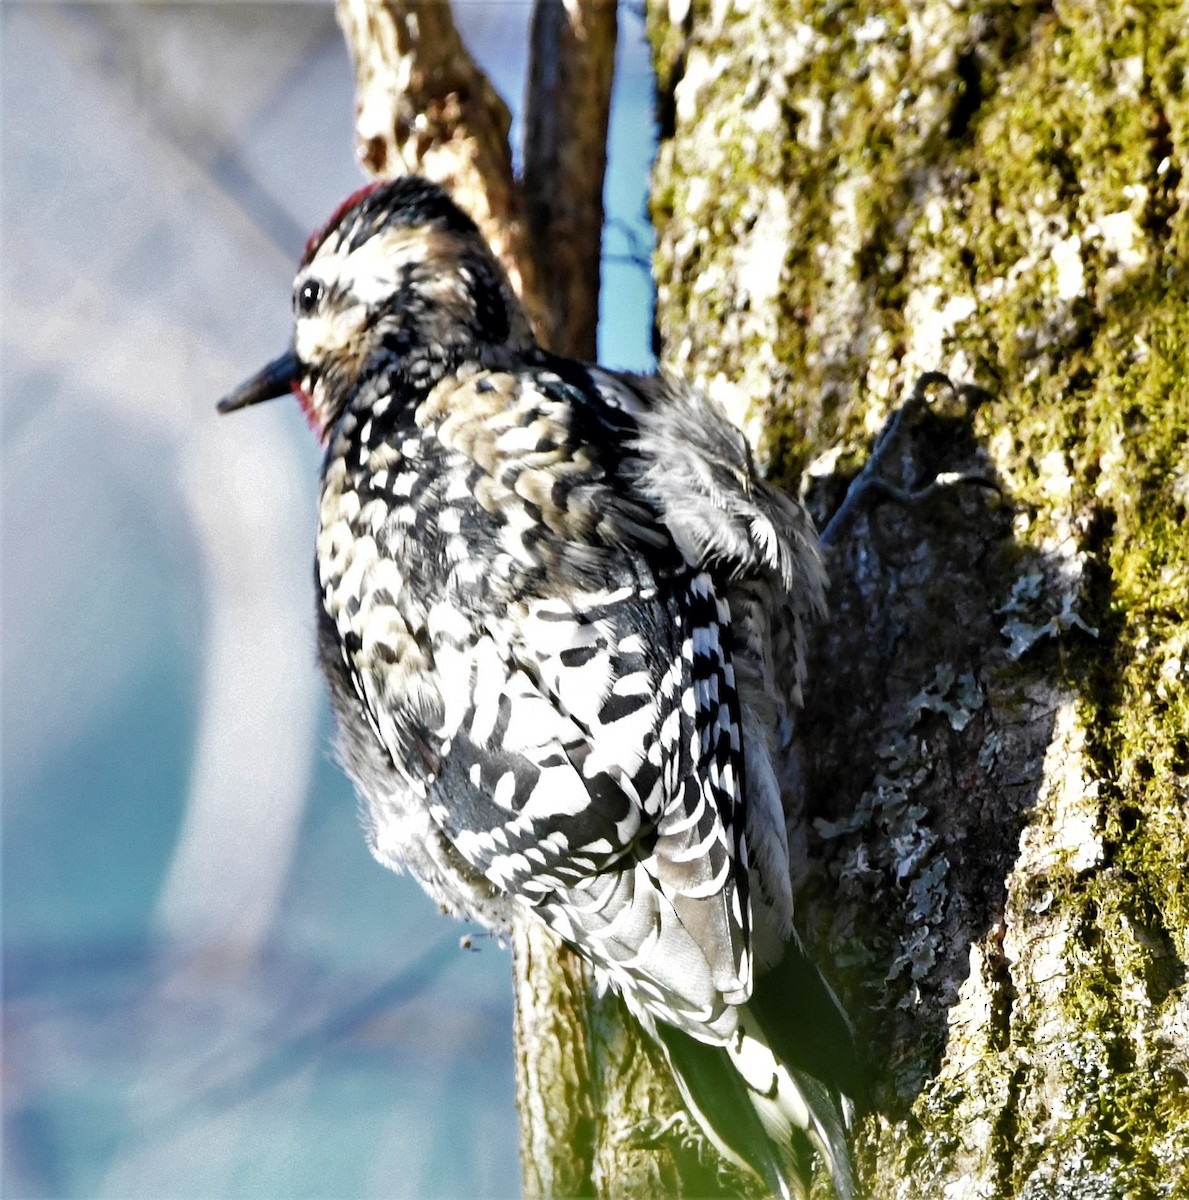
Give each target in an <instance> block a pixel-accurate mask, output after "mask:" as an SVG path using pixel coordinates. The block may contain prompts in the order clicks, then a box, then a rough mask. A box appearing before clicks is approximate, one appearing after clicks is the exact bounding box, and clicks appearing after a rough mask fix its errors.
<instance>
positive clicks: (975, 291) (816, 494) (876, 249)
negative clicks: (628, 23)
mask: <svg viewBox="0 0 1189 1200" xmlns="http://www.w3.org/2000/svg"><path fill="white" fill-rule="evenodd" d="M650 25H651V29H652V33H653V38H654V45H655V48H656V53H657V62H658V70H659V77H660V88H661V97H662V118H663V120H664V124H665V128H664V129H663V141H662V147H661V155H660V162H659V165H658V168H657V171H656V176H655V181H654V184H655V193H654V209H655V216H656V219H657V223H658V226H659V230H660V249H659V255H658V286H659V311H658V321H659V326H660V332H661V336H662V341H663V345H664V348H665V349H664V357H665V362H666V364H667V366H669V367H670V368H671V369H673V370H675V371H677V372H679V373H681V374H683V375H686V376H688V377H690V378H692V379H694V380H695V381H697V382H698V383H699V384H701V385H702V386H703V387H704V388H705V389H707V390H708V391H709V392H710V393H712V394H713V395H715V396H718V397H719V398H720V399H721V400H722V401H723V402H724V403H725V404H726V406H727V407H728V409H729V410H730V411H731V412H732V414H733V415H734V416H735V417H736V418H737V419H739V420H740V421H742V422H743V423H744V425H745V427H746V428H747V429H748V431H749V433H750V434H751V435H752V436H753V438H754V439H755V440H756V441H757V442H758V443H759V446H760V448H761V454H762V457H763V458H764V460H765V461H766V462H767V464H768V465H769V468H770V471H771V473H772V474H774V475H775V476H776V477H777V478H779V479H781V480H782V481H784V482H785V483H786V484H787V485H788V486H790V487H796V486H798V481H799V480H801V479H802V477H803V476H805V477H806V478H807V479H808V482H809V485H810V486H809V493H810V498H811V500H812V501H813V503H814V504H815V506H816V507H817V508H818V510H819V511H824V510H826V509H828V508H829V507H830V506H832V505H833V504H836V503H837V500H838V498H839V495H838V493H839V486H840V482H841V481H842V480H843V479H845V477H846V476H847V475H848V474H853V471H854V469H855V467H856V466H857V465H858V464H859V463H860V462H861V460H862V458H863V457H864V456H865V455H866V453H867V451H868V448H869V444H870V438H871V435H872V434H873V433H874V431H876V430H877V429H878V428H879V427H880V425H881V424H882V422H883V421H884V419H885V417H886V415H887V414H888V412H889V410H890V408H891V407H892V406H893V405H894V404H895V403H896V401H897V398H898V397H899V396H900V395H901V394H902V393H903V391H904V390H905V389H906V388H907V387H909V386H910V385H911V383H912V381H913V380H914V378H915V377H916V376H917V375H919V374H920V373H921V372H924V371H933V370H942V371H945V372H947V373H948V374H949V375H950V376H951V377H953V378H954V379H955V380H956V381H959V382H962V383H966V384H972V385H977V387H978V388H980V389H982V394H981V396H980V395H975V394H972V393H967V394H966V395H965V396H964V397H963V398H962V399H961V400H956V399H954V398H952V397H945V396H942V395H939V396H938V397H937V402H936V404H935V406H934V408H933V410H932V411H930V412H929V413H928V414H927V415H926V416H925V417H924V418H923V419H921V420H920V421H919V422H918V423H917V424H916V426H915V428H914V429H913V430H912V432H911V434H910V436H909V437H908V438H907V439H906V441H905V444H904V448H903V451H902V453H900V454H899V456H898V458H897V461H896V464H895V467H894V469H893V470H892V475H893V477H894V478H895V480H896V481H897V482H901V483H905V482H911V477H912V476H915V477H916V478H917V479H925V478H928V477H929V476H930V475H931V474H932V473H934V472H936V471H952V470H970V469H975V470H979V471H981V472H983V473H988V474H991V475H994V476H995V477H996V478H997V480H998V481H999V483H1000V485H1001V487H1002V489H1003V498H1002V500H996V499H995V498H994V496H993V494H988V493H987V492H986V490H985V489H980V488H977V487H972V486H969V485H966V486H958V487H955V488H953V489H952V490H950V491H949V492H948V493H947V494H945V495H943V496H941V497H939V498H937V499H934V500H932V501H930V502H929V503H927V504H925V505H922V506H919V507H917V508H912V509H906V508H904V507H901V506H897V505H894V504H886V503H885V504H877V505H876V506H875V507H873V508H871V509H869V510H868V511H867V513H866V515H864V516H862V517H860V519H859V520H858V522H857V523H856V524H855V525H854V526H853V527H852V529H851V530H850V532H849V534H848V535H847V536H846V537H845V538H844V539H843V543H842V545H841V547H840V548H839V550H838V551H837V552H836V553H835V554H834V555H833V558H832V564H831V565H832V576H833V589H832V595H831V602H832V616H831V619H830V621H829V623H828V624H827V625H826V626H825V627H824V628H823V629H822V630H821V631H820V637H819V639H818V644H817V650H816V658H815V663H814V668H813V675H812V680H811V685H810V688H809V705H808V710H807V713H806V715H805V720H804V722H803V742H804V745H803V754H802V765H803V771H802V774H803V789H802V790H803V793H804V805H805V809H806V811H805V819H804V822H803V823H802V830H803V837H802V839H801V852H802V858H803V864H802V867H801V870H802V873H803V878H802V879H801V881H800V882H801V891H802V894H803V898H802V904H801V916H802V924H803V926H804V927H805V929H806V932H807V933H808V934H809V936H810V940H811V941H812V943H813V945H814V947H815V949H816V951H817V952H818V955H819V957H820V959H821V961H822V962H823V963H824V964H825V966H826V969H827V971H829V972H830V973H831V974H832V976H833V978H834V979H836V980H837V981H838V983H839V984H840V986H841V990H842V992H843V994H844V995H845V997H846V999H847V1001H848V1003H849V1005H850V1007H851V1008H852V1010H853V1011H854V1013H855V1015H856V1018H857V1020H858V1023H859V1026H860V1037H861V1040H862V1042H863V1043H864V1044H865V1045H867V1046H868V1047H870V1051H869V1057H870V1061H871V1065H872V1069H873V1072H874V1076H875V1084H874V1089H873V1097H872V1101H873V1111H872V1112H871V1113H870V1114H869V1115H867V1116H866V1117H865V1118H864V1119H862V1120H861V1121H860V1123H859V1127H858V1134H857V1149H858V1155H859V1159H860V1176H861V1178H862V1179H863V1180H864V1181H865V1184H866V1188H867V1190H868V1191H869V1193H870V1195H871V1196H873V1197H906V1198H907V1197H943V1196H944V1197H946V1198H947V1200H960V1198H963V1197H1000V1196H1003V1197H1006V1196H1021V1197H1024V1196H1026V1197H1035V1198H1039V1197H1068V1198H1069V1200H1085V1198H1087V1197H1122V1196H1145V1197H1146V1196H1184V1195H1187V1194H1189V1083H1187V1075H1189V1005H1187V1002H1186V990H1185V989H1186V962H1189V874H1187V869H1189V699H1187V687H1186V684H1187V681H1189V533H1187V532H1186V531H1187V530H1189V519H1187V514H1186V509H1187V507H1189V182H1187V181H1186V170H1187V167H1189V161H1187V159H1189V77H1187V72H1189V6H1187V5H1185V4H1179V5H1178V4H1173V3H1168V4H1138V3H1130V4H1129V3H1112V2H1110V0H1097V2H1095V0H1084V2H1082V3H1076V2H1063V3H1057V4H1051V3H1044V4H1021V3H989V2H988V3H970V4H955V3H952V2H951V0H918V2H917V3H886V4H858V3H855V4H847V3H841V4H829V5H827V4H821V3H818V2H817V0H804V2H802V3H797V2H791V0H753V2H752V3H749V4H735V5H733V4H730V3H717V2H715V3H712V2H710V0H706V2H702V0H695V2H694V3H692V4H686V3H684V2H683V0H673V2H672V3H668V4H665V3H657V4H654V5H653V6H652V7H651V11H650ZM806 473H807V475H806Z"/></svg>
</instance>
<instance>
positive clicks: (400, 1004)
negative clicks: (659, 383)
mask: <svg viewBox="0 0 1189 1200" xmlns="http://www.w3.org/2000/svg"><path fill="white" fill-rule="evenodd" d="M457 12H458V15H459V19H460V23H461V24H462V25H463V27H464V31H465V32H466V33H468V34H469V35H470V38H471V40H472V44H473V45H474V46H475V49H476V52H477V53H478V55H479V56H480V58H481V59H482V60H483V61H484V63H485V65H486V66H487V67H488V69H489V70H490V71H491V73H492V75H493V78H494V79H495V82H496V83H497V86H499V87H500V89H501V91H502V93H503V94H504V96H505V97H506V98H507V99H508V101H509V103H510V104H511V105H512V106H513V108H514V110H515V109H518V108H519V106H520V97H521V93H522V90H523V81H522V74H523V65H522V64H523V45H524V41H523V30H524V28H525V26H526V25H527V20H528V13H529V6H528V5H527V4H519V3H514V4H503V3H493V4H483V5H479V4H461V5H459V6H458V8H457ZM620 25H621V32H620V37H621V43H620V65H619V71H620V74H619V80H618V83H617V91H616V99H615V111H614V116H613V130H612V136H611V156H612V161H611V170H610V174H609V178H608V185H607V203H608V212H609V216H612V217H616V218H620V219H623V220H627V221H630V222H632V223H633V227H634V228H635V230H636V234H635V236H636V237H637V238H638V239H639V240H640V241H641V243H642V244H643V245H644V246H645V247H647V246H648V245H649V244H650V242H649V239H650V236H651V235H650V232H649V229H648V225H647V221H646V219H645V216H644V195H645V187H646V180H645V176H644V171H645V169H646V166H647V163H648V161H649V160H650V158H651V153H652V144H653V128H652V122H651V116H650V111H649V110H650V106H651V82H650V79H649V72H648V60H647V52H646V49H645V46H644V40H643V34H642V28H641V22H640V20H639V18H638V17H637V16H636V15H634V14H633V13H631V12H630V11H629V10H627V9H626V8H624V9H621V22H620ZM0 39H2V40H0V53H2V55H3V58H2V74H0V122H2V125H0V136H2V142H0V150H2V157H0V168H2V178H0V186H2V191H3V208H2V216H3V221H2V224H0V237H2V238H3V245H2V247H0V249H2V254H0V272H2V275H3V295H4V311H3V318H4V319H3V324H2V325H0V351H2V359H0V372H2V375H0V380H2V384H3V413H2V421H3V423H2V431H3V456H4V457H3V473H2V477H0V501H2V506H3V507H2V510H0V515H2V517H3V525H2V530H0V533H2V538H3V556H2V561H3V575H2V579H0V587H2V601H3V606H2V609H0V617H2V620H3V638H2V644H3V645H2V648H3V680H2V689H0V716H2V732H3V760H2V766H3V793H4V794H3V800H4V824H5V828H4V845H3V868H4V870H3V919H4V972H5V975H4V988H5V993H4V1012H3V1018H4V1090H3V1101H4V1120H5V1126H4V1146H3V1152H4V1153H3V1162H2V1174H0V1192H2V1193H3V1195H4V1196H6V1197H23V1196H28V1197H34V1196H45V1197H67V1196H78V1197H99V1196H109V1197H132V1196H143V1197H154V1198H158V1197H179V1198H181V1197H186V1198H190V1197H194V1198H198V1197H206V1196H245V1197H248V1196H251V1197H278V1198H279V1197H289V1196H293V1197H296V1196H318V1197H355V1196H359V1197H363V1196H492V1197H495V1196H511V1195H515V1194H516V1193H518V1191H519V1165H518V1162H517V1157H516V1118H515V1112H514V1107H513V1075H512V1069H513V1064H512V1046H511V997H510V988H509V975H510V963H509V959H508V955H507V954H506V953H505V952H504V951H502V950H501V949H499V948H498V947H496V946H495V945H494V944H492V943H491V942H490V941H489V940H486V939H480V940H479V942H478V944H479V947H480V948H479V950H478V951H477V952H474V953H465V952H463V951H461V950H460V949H459V948H458V938H459V935H460V933H462V932H463V928H462V927H461V926H458V925H457V924H455V923H454V922H452V921H450V920H448V919H447V918H445V917H442V916H441V915H439V914H437V913H436V912H435V911H434V909H433V907H432V905H431V904H430V903H429V902H428V901H427V900H426V899H425V898H424V897H423V896H422V895H421V893H420V891H419V890H418V889H417V888H416V887H415V886H414V885H413V884H411V883H410V882H409V881H408V880H407V879H404V878H398V877H395V876H393V875H391V874H389V873H388V872H385V871H384V870H382V869H381V868H380V867H378V866H377V865H375V864H374V863H373V862H372V861H371V859H370V858H369V856H368V855H367V852H366V850H365V848H364V844H363V839H362V837H361V836H360V832H359V829H358V827H357V824H356V821H355V819H354V817H353V815H352V813H353V807H354V801H353V798H352V797H351V794H350V789H349V787H348V785H347V784H346V782H345V781H344V780H343V778H342V776H341V775H340V774H339V772H338V771H337V769H336V768H335V767H334V766H333V764H332V763H331V762H330V759H329V755H328V753H327V751H326V748H327V746H328V744H329V738H330V730H329V726H328V721H327V717H326V712H325V706H324V704H322V703H321V701H320V699H318V697H319V692H318V685H317V682H316V679H315V673H314V666H313V649H312V629H313V620H312V603H313V600H312V590H311V587H310V580H309V573H310V568H309V555H310V549H309V547H310V543H311V537H312V524H313V500H314V486H315V479H316V472H317V450H316V448H315V447H314V446H313V445H312V443H311V440H310V439H309V438H308V436H307V434H306V431H305V429H304V428H303V427H302V423H301V420H300V417H299V415H298V414H297V413H296V411H294V410H293V409H292V408H289V407H285V406H280V405H278V406H275V407H273V408H272V409H270V410H260V411H258V412H254V413H252V414H244V415H243V417H242V418H241V419H240V423H239V424H237V425H235V426H232V424H231V423H230V422H219V421H217V419H216V418H215V416H214V413H213V411H212V403H213V400H214V398H215V397H216V396H217V395H219V394H220V392H221V391H222V390H224V389H225V388H226V387H227V386H228V385H230V384H232V383H234V382H236V381H237V379H238V378H239V377H240V376H241V375H242V373H243V372H244V371H246V370H250V369H252V368H254V367H255V366H257V365H258V364H259V362H260V361H261V359H262V358H264V357H267V356H270V355H271V354H273V353H274V352H275V351H276V350H277V349H278V348H279V346H280V345H281V344H282V341H283V339H284V338H285V337H286V336H287V332H288V324H289V316H288V305H287V298H288V290H289V283H290V278H291V272H292V263H293V260H294V258H295V257H296V255H297V253H298V252H299V250H300V247H301V243H302V241H303V240H304V237H305V234H306V232H307V231H308V230H309V229H310V228H312V227H314V226H315V225H317V224H318V223H319V222H320V221H321V220H322V219H323V218H324V217H325V215H326V213H327V212H328V211H329V210H330V209H331V208H332V207H333V205H334V203H335V201H336V200H337V199H338V198H339V197H340V196H341V195H343V194H345V193H346V192H348V191H350V190H351V189H352V188H354V187H355V186H356V185H357V183H358V181H359V176H358V172H357V170H356V168H355V166H354V163H353V161H352V154H351V120H352V96H351V79H350V68H349V63H348V60H347V57H346V52H345V49H344V48H343V46H342V43H341V39H340V37H339V35H338V32H337V29H336V28H335V25H334V22H333V17H332V13H331V10H330V8H329V6H328V5H326V4H311V5H303V4H296V5H288V4H269V5H247V4H205V5H203V4H199V5H158V6H142V5H131V4H114V3H113V4H93V5H82V6H68V5H59V4H56V3H44V2H39V3H21V2H16V3H14V2H13V0H7V2H6V3H5V4H3V5H0ZM517 128H518V127H517ZM516 132H517V129H514V136H515V135H516ZM624 248H625V247H624V245H623V244H622V239H621V238H619V236H618V235H617V234H615V233H612V234H611V235H610V236H609V238H608V246H607V249H608V251H609V252H610V253H616V252H621V251H622V250H623V249H624ZM651 303H652V301H651V289H650V284H649V282H648V280H647V277H646V274H645V272H643V271H641V270H640V269H639V268H638V267H636V266H628V265H619V264H608V266H607V270H606V287H605V291H604V299H603V328H602V330H601V334H600V354H601V357H602V358H603V359H604V360H605V361H607V362H609V363H613V364H616V365H622V366H629V367H635V368H637V369H647V368H648V367H649V366H650V365H651V363H652V359H651V351H650V327H651ZM245 563H247V564H249V566H250V567H254V568H255V571H256V574H257V575H258V576H259V578H257V579H247V581H246V582H247V583H250V584H251V585H252V586H251V587H249V588H248V593H249V594H248V595H247V596H240V595H239V594H238V593H237V592H236V590H235V586H234V585H235V583H236V580H237V579H242V578H243V577H244V576H245V570H244V564H245ZM228 581H230V585H229V582H228ZM229 586H230V589H231V590H230V592H229V591H228V588H229ZM239 604H242V605H244V606H246V607H245V608H244V611H245V612H250V614H251V620H252V621H257V622H260V621H262V618H267V620H265V621H264V623H262V624H257V625H255V626H253V625H252V624H251V622H249V624H248V626H247V636H248V637H249V644H250V640H251V638H252V636H253V630H255V633H256V636H257V639H258V640H259V642H260V643H261V645H263V644H264V643H265V642H267V637H266V635H267V634H268V633H269V632H270V631H273V630H274V626H275V629H276V630H284V631H286V632H285V638H286V639H287V640H286V641H285V645H286V646H289V647H291V651H290V653H289V655H288V657H289V659H290V660H291V661H289V662H288V663H285V664H281V666H280V667H278V666H277V664H276V663H275V661H274V660H268V661H270V662H273V666H272V667H270V668H269V671H268V673H267V677H266V678H264V679H263V680H261V679H249V680H247V681H246V685H250V684H254V685H255V686H256V688H257V690H256V691H255V692H249V693H248V694H249V695H250V696H252V697H254V698H255V699H254V700H253V708H252V711H251V712H245V714H244V716H245V718H255V717H257V716H259V714H257V713H256V712H255V708H254V705H255V703H257V702H259V701H260V700H261V697H262V696H267V689H268V687H269V685H270V683H272V685H273V686H274V687H275V688H276V689H280V690H282V691H283V693H284V694H283V695H282V696H281V697H280V700H281V701H282V702H283V703H289V704H290V709H291V713H292V724H291V725H290V726H289V727H286V728H275V727H274V730H273V732H274V737H275V738H283V737H284V736H288V737H289V738H290V739H291V742H292V744H293V746H294V747H297V748H299V749H298V750H297V751H296V752H288V753H280V754H279V757H280V759H281V760H282V761H281V763H280V765H279V767H278V764H276V763H273V764H272V767H271V773H266V775H265V776H264V777H263V778H262V779H261V781H260V787H261V790H259V791H253V790H252V789H251V788H250V787H248V786H247V784H246V783H245V784H241V785H240V786H236V785H235V782H234V781H235V780H240V779H242V780H253V779H255V776H254V775H253V773H252V771H251V769H245V770H242V771H241V764H240V763H239V762H238V760H235V761H232V762H230V763H228V764H227V771H228V772H229V773H230V775H231V778H230V779H221V778H219V777H218V775H217V773H216V776H215V778H214V781H213V783H212V782H211V780H210V779H209V778H208V779H207V781H206V790H207V792H208V793H210V792H211V790H212V788H213V789H214V791H216V792H219V795H220V796H221V797H222V803H223V804H224V808H223V809H221V810H219V811H216V812H215V813H214V821H215V823H214V825H213V826H210V827H209V828H208V829H207V832H206V834H205V835H204V837H207V838H209V836H210V834H211V831H212V830H213V831H214V833H215V834H217V837H216V838H215V840H214V841H210V840H204V838H199V839H198V840H197V841H194V840H191V841H190V842H188V843H187V842H186V837H185V829H186V825H185V824H184V823H183V822H184V817H185V816H186V813H187V798H188V797H190V799H191V801H193V800H194V798H195V797H196V796H197V795H198V793H199V792H201V791H202V786H203V785H202V780H201V776H202V772H201V770H200V766H199V764H200V762H201V754H200V753H199V751H200V745H201V744H202V739H203V738H204V737H206V736H207V735H208V734H209V732H210V731H209V728H208V727H207V725H205V724H204V721H205V720H206V717H207V716H208V712H207V710H208V707H209V706H210V705H211V704H212V695H213V696H215V697H217V698H225V697H224V691H225V689H223V688H221V687H220V686H218V684H219V679H220V678H221V677H217V678H213V677H212V676H211V671H212V669H213V668H212V666H211V661H212V660H211V655H212V647H213V646H217V645H220V644H224V645H226V644H228V643H226V641H225V640H224V642H223V643H220V640H219V639H220V633H219V631H220V629H222V628H224V626H225V625H226V621H227V616H228V612H231V613H232V615H234V613H235V611H237V610H236V605H239ZM269 614H272V617H271V618H270V617H269ZM239 633H240V636H243V634H244V629H243V628H242V625H241V628H240V630H239ZM229 644H230V645H231V646H232V647H233V648H234V646H235V645H236V644H237V643H235V642H234V640H232V642H231V643H229ZM261 653H262V654H263V653H265V651H264V650H261ZM274 670H275V671H276V673H275V674H273V673H272V672H273V671H274ZM261 689H263V690H261ZM279 711H280V710H279ZM283 711H290V710H283ZM306 723H308V725H309V728H308V730H307V728H306ZM203 730H206V733H205V734H204V732H203ZM232 732H234V730H233V731H232ZM223 733H224V735H225V734H226V730H224V731H223ZM221 736H222V735H221ZM241 741H242V739H241ZM212 744H213V745H214V748H215V751H216V752H217V751H218V750H219V747H220V746H223V745H226V746H227V747H228V753H229V754H230V753H231V752H232V750H234V749H235V746H234V745H233V742H226V743H224V742H215V743H212ZM288 744H289V743H285V745H288ZM248 748H249V751H250V750H251V749H252V747H251V745H250V744H249V747H248ZM268 748H269V747H267V746H262V747H257V749H258V751H259V757H260V758H261V759H266V758H267V757H268V754H267V750H268ZM274 749H275V747H274ZM242 751H243V747H242V745H241V746H239V752H240V753H242ZM216 757H217V753H216ZM252 765H253V764H252V763H251V762H250V761H249V762H248V763H247V764H246V766H247V767H248V768H251V767H252ZM278 771H279V772H280V773H279V774H278ZM220 789H221V790H220ZM267 789H272V791H271V792H270V794H272V793H275V795H273V798H272V800H271V801H269V804H271V805H272V807H269V806H268V804H265V796H264V791H265V790H267ZM286 797H289V799H286ZM262 805H263V807H262ZM220 839H221V840H220ZM183 844H186V845H188V846H189V847H190V848H191V849H194V848H195V847H196V848H197V851H198V855H197V858H192V859H191V863H190V867H189V868H188V869H187V870H183V871H181V872H180V873H179V861H180V858H181V857H184V856H182V855H181V849H182V847H183ZM209 846H220V847H221V848H222V849H221V853H222V854H225V855H226V857H225V858H223V857H212V856H210V855H208V856H207V857H205V858H204V857H203V853H202V852H203V848H204V847H209ZM167 899H168V903H167V902H166V900H167ZM221 905H222V906H223V907H220V906H221ZM228 907H229V908H230V910H231V911H230V918H229V917H228V914H227V913H226V912H224V908H228ZM241 916H242V920H240V919H239V918H240V917H241ZM231 918H234V919H231Z"/></svg>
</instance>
